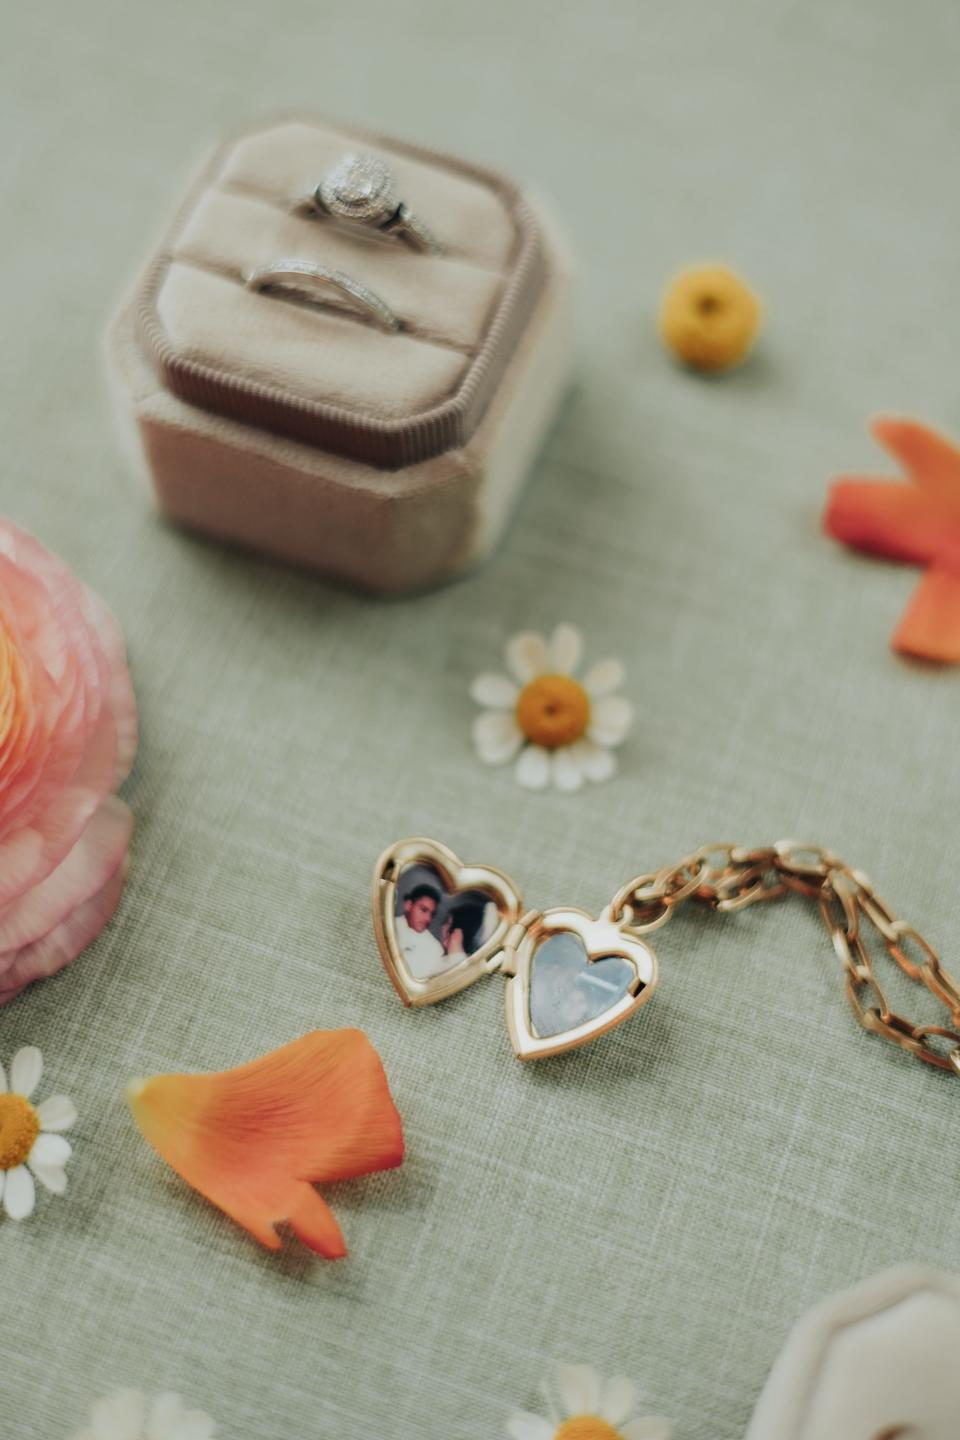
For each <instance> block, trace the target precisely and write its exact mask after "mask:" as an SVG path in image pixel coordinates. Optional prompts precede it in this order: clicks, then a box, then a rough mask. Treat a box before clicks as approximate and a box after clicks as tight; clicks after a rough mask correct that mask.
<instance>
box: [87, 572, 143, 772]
mask: <svg viewBox="0 0 960 1440" xmlns="http://www.w3.org/2000/svg"><path fill="white" fill-rule="evenodd" d="M87 606H88V609H89V613H90V617H91V620H92V622H93V624H94V626H95V627H96V630H97V633H98V635H99V636H100V643H101V644H102V646H103V650H104V654H105V655H106V657H107V662H108V664H109V666H110V709H111V710H112V711H113V719H114V724H115V725H116V729H117V776H116V781H115V784H116V785H121V784H122V783H123V781H124V780H126V778H127V776H128V775H129V774H130V767H131V766H132V764H133V758H134V756H135V755H136V753H137V740H138V738H139V729H140V722H139V717H138V714H137V701H136V697H135V696H134V693H133V682H132V681H131V679H130V671H129V669H128V667H127V647H126V645H125V644H124V639H123V632H122V631H121V629H120V626H119V625H118V624H117V622H116V620H115V619H114V617H113V612H112V611H111V610H110V609H109V608H108V606H107V605H106V604H105V602H104V601H103V600H101V598H100V596H99V595H97V594H96V592H95V591H93V590H88V591H87Z"/></svg>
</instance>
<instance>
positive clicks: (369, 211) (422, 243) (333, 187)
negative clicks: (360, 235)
mask: <svg viewBox="0 0 960 1440" xmlns="http://www.w3.org/2000/svg"><path fill="white" fill-rule="evenodd" d="M294 208H295V210H296V212H297V213H298V214H301V215H328V216H330V217H331V218H333V219H334V220H342V221H346V222H347V223H348V224H354V225H363V226H365V227H366V228H367V229H371V230H379V231H381V232H382V233H383V234H384V235H391V236H396V238H397V239H399V240H404V241H406V243H407V244H408V245H410V246H412V248H413V249H414V250H424V251H428V252H430V251H432V252H434V253H436V252H438V251H439V250H440V249H441V246H440V245H439V243H438V242H437V240H436V238H435V237H434V236H433V235H432V234H431V233H430V231H429V230H428V229H427V227H426V225H424V223H423V221H422V220H418V219H417V217H416V216H415V215H414V214H413V212H412V211H411V210H409V209H408V208H407V206H406V205H405V204H404V203H403V201H402V200H401V199H400V196H399V194H398V193H397V185H396V181H395V180H394V178H393V172H392V171H391V169H390V167H389V165H387V164H386V163H385V162H384V161H383V160H381V159H380V157H379V156H378V155H370V154H367V153H362V154H350V155H342V156H341V157H340V159H339V160H338V161H337V163H336V164H335V165H334V166H333V168H332V169H330V170H328V171H327V173H326V175H324V177H323V179H322V180H321V181H320V183H319V185H318V186H317V187H316V189H315V190H314V191H313V193H312V194H310V195H308V196H306V198H305V199H303V200H301V201H299V202H298V204H297V205H296V206H295V207H294Z"/></svg>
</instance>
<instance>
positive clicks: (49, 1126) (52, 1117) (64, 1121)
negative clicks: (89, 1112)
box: [37, 1095, 77, 1131]
mask: <svg viewBox="0 0 960 1440" xmlns="http://www.w3.org/2000/svg"><path fill="white" fill-rule="evenodd" d="M37 1117H38V1119H39V1121H40V1129H41V1130H46V1131H51V1130H69V1129H70V1127H71V1126H72V1125H76V1123H77V1107H76V1106H75V1105H74V1103H73V1101H72V1100H71V1099H70V1097H69V1096H68V1095H51V1096H50V1099H49V1100H44V1102H43V1104H42V1105H38V1106H37Z"/></svg>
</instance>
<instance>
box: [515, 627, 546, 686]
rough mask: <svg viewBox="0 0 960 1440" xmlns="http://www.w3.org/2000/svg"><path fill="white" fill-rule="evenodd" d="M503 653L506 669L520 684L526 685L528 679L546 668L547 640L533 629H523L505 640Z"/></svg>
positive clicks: (543, 671)
mask: <svg viewBox="0 0 960 1440" xmlns="http://www.w3.org/2000/svg"><path fill="white" fill-rule="evenodd" d="M504 655H505V658H506V662H507V669H508V670H509V671H510V674H511V675H512V676H513V677H514V679H515V680H519V682H520V684H521V685H526V684H527V682H528V681H529V680H534V679H536V677H537V676H538V675H543V674H544V673H545V671H546V669H547V664H548V659H547V642H546V640H544V638H543V636H542V635H537V634H536V633H535V632H534V631H533V630H525V631H524V632H523V633H522V634H521V635H513V636H512V637H511V638H510V639H509V640H508V641H507V648H506V650H505V652H504Z"/></svg>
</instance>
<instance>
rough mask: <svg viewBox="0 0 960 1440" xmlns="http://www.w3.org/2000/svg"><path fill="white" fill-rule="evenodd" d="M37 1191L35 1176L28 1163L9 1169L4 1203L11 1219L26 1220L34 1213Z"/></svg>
mask: <svg viewBox="0 0 960 1440" xmlns="http://www.w3.org/2000/svg"><path fill="white" fill-rule="evenodd" d="M36 1199H37V1192H36V1187H35V1186H34V1183H33V1176H32V1175H31V1174H30V1171H29V1170H28V1169H27V1167H26V1165H17V1166H16V1167H15V1168H14V1169H13V1170H8V1171H7V1184H6V1188H5V1190H4V1192H3V1204H4V1208H5V1209H6V1212H7V1214H8V1215H9V1216H10V1219H11V1220H26V1218H27V1216H28V1215H32V1214H33V1207H34V1205H35V1203H36Z"/></svg>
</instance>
